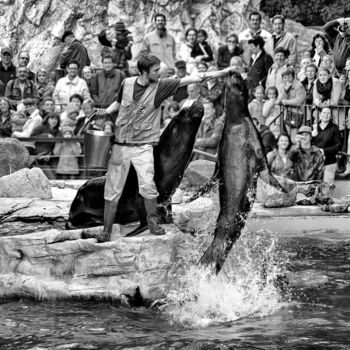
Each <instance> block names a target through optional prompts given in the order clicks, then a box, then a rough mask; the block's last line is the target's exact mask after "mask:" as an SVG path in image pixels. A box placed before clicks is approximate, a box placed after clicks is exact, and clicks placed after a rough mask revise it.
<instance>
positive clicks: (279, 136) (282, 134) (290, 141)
mask: <svg viewBox="0 0 350 350" xmlns="http://www.w3.org/2000/svg"><path fill="white" fill-rule="evenodd" d="M282 136H285V137H286V138H287V139H288V142H289V145H288V147H287V150H289V149H290V148H291V147H292V140H291V139H290V136H289V135H288V134H287V133H285V132H282V133H281V134H279V135H278V137H277V140H276V148H278V145H277V144H278V141H279V139H280V138H281V137H282Z"/></svg>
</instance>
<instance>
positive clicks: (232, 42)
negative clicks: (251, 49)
mask: <svg viewBox="0 0 350 350" xmlns="http://www.w3.org/2000/svg"><path fill="white" fill-rule="evenodd" d="M242 53H243V50H242V49H241V48H240V46H239V42H238V36H237V34H234V33H230V34H228V35H227V36H226V45H222V46H220V47H219V50H218V60H217V66H218V69H219V70H220V69H224V68H226V67H229V66H230V60H231V58H232V57H234V56H241V54H242Z"/></svg>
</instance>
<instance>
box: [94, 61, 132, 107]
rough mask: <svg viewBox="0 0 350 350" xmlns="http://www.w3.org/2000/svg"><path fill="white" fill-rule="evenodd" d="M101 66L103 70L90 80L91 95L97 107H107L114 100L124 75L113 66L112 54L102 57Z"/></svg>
mask: <svg viewBox="0 0 350 350" xmlns="http://www.w3.org/2000/svg"><path fill="white" fill-rule="evenodd" d="M102 67H103V70H102V71H100V72H98V73H97V74H96V75H95V77H94V78H93V80H92V82H91V97H92V99H93V100H94V101H95V103H96V105H97V106H98V107H108V106H109V105H110V104H111V103H112V102H113V101H114V99H115V96H116V95H117V93H118V91H119V89H120V87H121V84H122V81H123V80H124V79H125V78H126V76H125V74H124V72H123V71H121V70H119V69H116V68H114V67H113V59H112V56H109V55H106V56H104V57H102Z"/></svg>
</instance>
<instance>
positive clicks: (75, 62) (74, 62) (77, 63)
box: [67, 60, 80, 69]
mask: <svg viewBox="0 0 350 350" xmlns="http://www.w3.org/2000/svg"><path fill="white" fill-rule="evenodd" d="M72 63H73V64H76V65H77V66H78V69H79V68H80V64H79V62H78V61H76V60H72V61H70V62H69V63H68V64H67V68H68V67H69V66H70V65H71V64H72Z"/></svg>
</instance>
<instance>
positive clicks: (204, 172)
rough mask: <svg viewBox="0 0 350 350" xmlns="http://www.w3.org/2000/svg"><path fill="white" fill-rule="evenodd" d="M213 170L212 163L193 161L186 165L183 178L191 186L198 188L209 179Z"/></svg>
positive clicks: (213, 164) (200, 160) (202, 160)
mask: <svg viewBox="0 0 350 350" xmlns="http://www.w3.org/2000/svg"><path fill="white" fill-rule="evenodd" d="M214 169H215V163H214V162H211V161H209V160H204V159H199V160H194V161H193V162H191V163H190V164H189V165H188V167H187V169H186V171H185V178H186V180H187V181H188V183H189V184H190V185H191V186H200V185H202V184H204V183H205V182H206V181H207V180H209V179H211V177H212V175H213V173H214Z"/></svg>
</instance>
